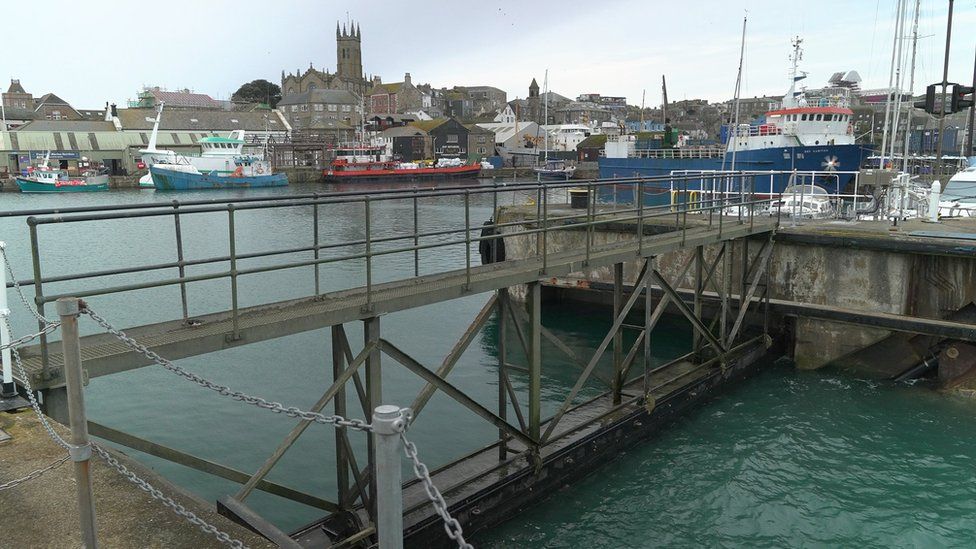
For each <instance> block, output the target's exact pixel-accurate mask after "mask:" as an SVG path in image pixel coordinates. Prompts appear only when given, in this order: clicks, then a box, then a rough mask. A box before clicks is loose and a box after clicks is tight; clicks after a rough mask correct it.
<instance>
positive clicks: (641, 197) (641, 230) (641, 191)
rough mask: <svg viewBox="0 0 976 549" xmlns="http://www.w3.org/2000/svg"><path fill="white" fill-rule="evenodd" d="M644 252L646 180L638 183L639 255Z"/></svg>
mask: <svg viewBox="0 0 976 549" xmlns="http://www.w3.org/2000/svg"><path fill="white" fill-rule="evenodd" d="M643 252H644V179H643V178H641V179H640V180H639V181H638V182H637V255H643Z"/></svg>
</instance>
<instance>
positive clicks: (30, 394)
mask: <svg viewBox="0 0 976 549" xmlns="http://www.w3.org/2000/svg"><path fill="white" fill-rule="evenodd" d="M3 322H4V323H5V324H6V325H7V330H8V331H9V330H12V328H11V326H10V318H8V317H6V316H5V317H3ZM10 354H11V355H12V356H13V358H14V367H16V368H17V374H18V375H19V376H20V381H21V385H23V386H24V392H25V393H27V400H29V401H30V405H31V408H33V409H34V413H35V414H37V419H38V420H40V422H41V425H42V426H43V427H44V430H45V431H47V434H48V436H50V437H51V439H52V440H54V442H57V443H58V445H60V446H61V447H62V448H65V449H67V450H70V449H71V445H70V444H68V442H67V441H65V440H64V439H63V438H61V435H59V434H58V433H57V432H56V431H55V430H54V427H51V424H50V423H49V422H48V421H47V416H45V415H44V413H43V412H41V405H40V404H38V402H37V397H36V396H34V389H33V387H31V384H30V376H29V375H27V369H26V368H24V363H23V361H22V360H21V359H20V351H18V350H17V347H11V348H10Z"/></svg>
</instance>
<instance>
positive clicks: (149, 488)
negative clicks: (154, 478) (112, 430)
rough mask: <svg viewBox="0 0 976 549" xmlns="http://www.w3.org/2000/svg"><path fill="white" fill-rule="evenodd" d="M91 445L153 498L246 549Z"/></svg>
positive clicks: (124, 475)
mask: <svg viewBox="0 0 976 549" xmlns="http://www.w3.org/2000/svg"><path fill="white" fill-rule="evenodd" d="M91 446H92V452H94V453H95V454H96V455H98V457H100V458H102V459H103V460H105V462H106V463H108V464H109V465H111V466H112V467H113V468H114V469H115V470H116V471H118V472H119V474H120V475H122V476H123V477H125V478H126V479H127V480H128V481H129V482H131V483H132V484H135V485H136V486H137V487H138V488H139V489H140V490H142V491H143V492H146V493H147V494H149V495H150V496H152V498H153V499H155V500H157V501H159V502H161V503H162V504H163V505H165V506H166V507H169V508H170V509H171V510H172V511H173V512H174V513H176V514H177V515H178V516H180V517H181V518H184V519H186V520H187V521H189V522H190V523H192V524H194V525H195V526H197V527H199V528H200V529H201V530H203V531H204V532H206V533H208V534H211V535H213V536H214V537H215V538H217V541H219V542H221V543H223V544H225V545H229V546H230V547H234V548H236V549H244V548H245V547H247V546H246V545H244V542H242V541H241V540H239V539H235V538H232V537H230V535H229V534H227V533H226V532H224V531H222V530H220V529H219V528H217V527H216V526H214V525H212V524H210V523H208V522H207V521H205V520H203V519H202V518H200V517H198V516H197V515H196V514H195V513H194V512H193V511H190V510H188V509H187V508H186V507H184V506H183V505H181V504H179V503H177V502H176V501H175V500H173V499H172V498H170V497H168V496H166V494H164V493H162V492H161V491H159V490H158V489H156V488H155V487H153V485H152V484H149V483H148V482H146V481H145V480H143V479H141V478H139V476H138V475H136V474H135V473H133V472H132V471H130V470H129V469H128V468H127V467H126V466H125V465H122V464H121V463H119V460H117V459H115V458H114V457H112V454H109V453H108V452H106V451H105V450H104V449H103V448H101V447H100V446H98V445H97V444H92V445H91Z"/></svg>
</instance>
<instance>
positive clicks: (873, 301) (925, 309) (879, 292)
mask: <svg viewBox="0 0 976 549" xmlns="http://www.w3.org/2000/svg"><path fill="white" fill-rule="evenodd" d="M577 211H583V210H577ZM535 214H536V209H535V207H534V206H528V207H526V206H507V207H502V208H500V211H499V213H498V218H497V219H498V220H499V222H500V223H506V222H517V221H524V222H525V225H523V227H524V228H526V229H528V228H532V227H534V220H535ZM733 222H735V221H733ZM872 223H873V225H872ZM645 229H646V230H648V231H655V230H667V228H666V227H657V228H655V227H653V226H652V227H650V228H648V227H645ZM519 232H520V229H519V227H518V226H516V227H511V228H508V230H506V231H505V248H506V256H507V258H508V259H518V258H524V257H531V256H534V255H536V253H537V242H538V239H537V238H536V235H535V234H529V235H520V234H519ZM635 232H636V231H635V227H634V226H633V224H627V223H624V224H616V225H610V226H608V227H597V228H596V229H595V230H594V231H593V239H594V240H593V245H594V246H599V245H601V244H607V243H612V242H617V241H621V240H625V239H632V238H634V235H635ZM765 238H766V237H754V238H752V239H749V240H738V241H736V242H735V243H734V244H732V245H730V250H731V258H730V260H729V265H730V271H731V279H732V294H733V296H737V295H738V294H739V293H740V292H741V289H742V287H743V282H742V274H741V269H742V266H741V265H742V256H743V254H748V255H749V258H750V259H749V263H750V264H752V262H753V261H754V260H755V258H756V257H757V256H758V254H759V253H760V249H761V248H762V245H763V241H764V240H765ZM773 239H774V244H773V250H772V255H771V257H770V262H769V267H768V269H769V279H768V283H769V297H770V298H771V299H776V300H785V301H794V302H799V303H806V304H815V305H827V306H833V307H838V308H843V309H850V310H857V311H867V312H878V313H892V314H899V315H907V316H913V317H922V318H931V319H944V318H946V317H948V316H949V315H951V314H952V313H953V312H955V311H957V310H959V309H961V308H962V307H964V306H966V305H968V304H970V303H972V302H973V301H974V300H976V255H973V254H971V253H968V254H967V253H960V254H958V255H942V254H939V253H935V252H934V251H931V250H926V249H925V247H924V246H911V245H906V244H905V243H902V242H899V241H897V240H896V239H893V237H892V235H891V234H890V231H889V227H888V224H887V223H886V222H861V227H860V229H859V230H858V231H857V233H856V234H853V235H852V234H851V233H850V231H848V230H846V228H844V227H835V226H832V225H830V224H829V223H825V222H809V223H808V224H805V225H801V226H798V227H782V228H780V229H779V230H778V231H777V232H776V233H775V235H774V236H773ZM585 245H586V232H585V231H584V230H573V229H569V230H559V231H555V232H550V233H549V235H548V236H547V244H546V249H547V250H548V251H549V252H550V253H553V252H558V251H560V250H567V249H581V248H583V247H585ZM719 250H720V245H718V244H716V245H710V246H705V247H704V250H703V255H704V258H705V263H706V264H707V265H710V264H711V263H712V262H713V261H714V260H715V258H716V256H717V254H718V253H719ZM961 252H964V251H961ZM694 253H695V250H694V248H687V249H682V250H678V251H675V252H672V253H668V254H664V255H661V256H658V257H657V269H658V270H659V271H660V272H661V274H662V275H663V276H664V277H665V278H666V279H667V280H669V281H671V282H672V284H673V285H674V286H675V287H676V288H682V289H688V290H690V289H693V288H694V276H695V275H694V269H689V271H688V273H687V274H686V275H685V276H684V278H683V279H681V280H678V281H676V278H677V277H678V276H679V274H680V273H681V270H682V268H683V267H684V265H685V263H686V262H687V261H688V259H689V257H690V256H691V255H692V254H694ZM723 268H724V263H723V262H722V261H719V262H718V265H717V267H716V272H715V274H714V279H715V280H716V281H721V280H722V279H723V277H724V273H723ZM638 273H639V262H638V260H637V258H636V257H635V259H634V260H633V261H630V262H627V263H625V264H624V283H625V284H626V285H633V284H634V283H635V281H636V277H637V276H638ZM613 279H614V277H613V268H612V267H609V266H608V267H596V268H592V269H585V270H583V271H580V272H577V273H572V274H571V275H569V276H566V277H559V278H558V279H557V278H553V279H550V280H549V281H548V284H549V286H550V287H554V288H560V289H561V291H560V295H561V296H562V297H564V298H567V299H573V298H574V297H578V298H579V299H582V300H587V301H599V302H604V303H609V302H610V299H611V296H610V292H609V291H607V289H609V288H611V287H612V285H613ZM600 288H603V290H602V291H601V290H600ZM705 289H706V291H708V290H710V289H711V287H706V288H705ZM515 294H516V296H520V295H521V294H520V292H519V291H516V292H515ZM594 294H598V295H594ZM771 330H772V331H776V330H779V331H780V332H781V335H783V336H784V337H786V338H787V339H788V340H790V341H791V345H790V347H791V348H792V356H793V358H794V361H795V363H796V365H797V367H798V368H801V369H816V368H820V367H822V366H825V365H827V364H829V363H831V362H832V361H834V360H836V359H838V358H841V357H844V356H847V355H849V354H851V353H854V352H856V351H859V350H861V349H863V348H865V347H867V346H869V345H871V344H873V343H876V342H878V341H881V340H883V339H884V338H886V337H888V336H889V335H891V334H892V332H890V331H888V330H885V329H879V328H872V327H869V326H860V325H853V324H847V323H841V322H836V321H828V320H821V319H816V318H805V317H802V316H799V317H795V318H789V319H784V318H774V319H773V321H772V322H771ZM788 352H789V349H788Z"/></svg>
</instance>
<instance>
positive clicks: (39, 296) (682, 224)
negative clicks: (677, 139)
mask: <svg viewBox="0 0 976 549" xmlns="http://www.w3.org/2000/svg"><path fill="white" fill-rule="evenodd" d="M771 173H772V172H756V175H760V176H763V177H765V176H766V175H769V174H771ZM752 177H755V176H754V175H752V174H750V172H737V173H734V174H733V173H729V172H717V173H712V174H708V176H707V177H706V178H703V176H702V175H701V174H688V175H678V176H676V175H665V176H657V177H634V178H626V179H614V180H585V181H573V182H564V183H553V184H540V183H535V182H533V183H524V184H514V185H513V184H506V185H491V186H482V187H464V186H457V187H448V188H441V189H429V190H428V189H423V190H421V189H416V188H414V189H404V190H399V189H392V190H382V191H373V192H343V193H313V194H311V195H300V196H294V195H293V196H287V197H260V198H253V199H251V198H245V199H235V200H231V201H220V200H205V201H190V202H179V201H173V202H171V203H163V204H158V203H156V204H138V205H127V206H123V207H120V208H115V209H113V208H112V207H105V206H96V207H92V208H71V209H70V210H71V211H68V210H66V209H60V210H46V211H53V212H54V215H51V216H48V217H37V216H36V215H30V216H28V217H27V225H28V228H29V229H30V239H31V252H32V260H33V266H34V278H33V280H27V281H24V282H23V283H22V285H31V284H32V285H34V287H35V303H36V304H37V306H38V308H39V310H40V311H41V314H43V309H44V305H45V304H46V303H50V302H52V301H55V300H57V299H58V298H60V297H64V296H67V295H69V294H68V293H65V294H58V295H44V291H43V285H44V284H45V283H51V282H68V281H74V280H82V279H93V278H102V277H112V276H119V275H126V274H132V273H144V272H150V271H159V270H165V269H172V268H176V269H178V270H179V272H178V276H177V277H176V278H163V279H161V280H159V279H158V280H152V281H147V282H140V283H131V284H120V285H113V286H102V287H99V288H92V289H90V290H86V291H72V292H70V295H71V296H74V297H91V296H97V295H107V294H114V293H120V292H127V291H136V290H145V289H150V288H158V287H166V286H173V285H179V286H180V290H181V305H182V313H183V319H184V321H187V320H189V316H190V315H189V310H188V309H189V307H188V303H187V297H186V296H187V291H186V288H187V285H188V284H191V283H196V282H202V281H208V280H217V279H224V278H228V279H230V285H231V288H230V293H231V296H230V298H231V314H232V320H233V333H232V337H234V338H238V337H240V323H239V313H240V311H239V309H240V308H239V303H238V297H239V295H238V288H237V286H238V284H237V283H238V280H239V278H240V277H241V276H246V275H252V274H257V273H266V272H273V271H280V270H287V269H295V268H302V267H314V271H315V272H314V280H315V295H320V294H321V291H322V289H321V287H320V273H319V267H320V266H321V265H324V264H330V263H337V262H343V261H354V260H365V263H366V265H365V267H366V269H365V270H366V272H365V299H366V303H365V308H366V309H367V310H368V309H370V308H371V307H372V303H373V297H374V296H373V294H374V287H373V266H374V265H373V260H374V258H376V257H380V256H385V255H392V254H400V253H413V254H414V275H415V276H420V261H419V252H420V251H421V250H432V249H439V248H445V247H451V246H461V245H463V246H464V247H465V257H464V266H463V268H464V271H465V288H467V289H470V285H471V276H472V273H471V270H472V268H473V267H472V259H471V254H472V251H471V247H472V245H473V244H475V243H481V242H483V241H486V240H493V239H496V238H498V236H497V234H496V235H491V236H484V237H483V236H480V235H477V234H472V231H476V230H477V231H480V230H482V229H484V228H492V229H494V230H495V231H496V233H498V232H500V230H501V229H503V228H504V229H509V228H514V227H520V230H519V231H518V232H519V233H520V234H524V235H533V234H535V235H537V239H538V240H537V242H538V248H537V254H538V255H539V256H540V259H541V261H540V263H541V271H540V272H541V273H545V272H546V270H547V268H548V261H549V254H550V251H549V241H550V238H549V233H550V232H553V231H559V230H583V231H586V233H587V236H586V254H587V261H588V260H589V257H590V251H591V248H592V247H593V235H594V230H595V228H596V227H598V226H601V225H606V224H608V223H628V222H633V221H636V222H637V230H638V234H639V240H638V253H641V252H642V250H643V247H642V246H643V237H644V235H643V233H644V229H645V221H647V220H649V219H653V218H662V217H668V216H671V215H678V217H677V218H676V219H675V225H674V230H675V231H678V230H680V231H681V233H682V242H684V238H685V234H686V232H687V230H688V228H689V227H688V221H687V216H688V212H689V211H692V212H693V213H707V214H708V226H711V225H712V219H713V215H712V214H713V213H714V212H715V211H716V210H717V211H718V214H719V230H720V231H721V230H722V224H723V223H724V221H723V218H724V217H725V216H724V215H722V210H724V209H725V208H728V207H729V206H730V205H737V206H739V208H740V212H739V213H738V216H737V219H736V221H737V222H738V223H742V222H743V215H745V212H743V211H741V210H742V208H744V207H745V206H749V212H748V216H749V217H750V223H751V217H752V216H753V215H754V211H755V206H756V205H759V204H764V203H770V202H771V200H774V199H764V200H754V199H753V198H754V197H753V196H752V191H746V190H745V187H746V185H745V184H744V182H746V181H751V179H750V178H752ZM729 178H731V179H732V180H738V181H739V184H738V187H739V191H738V193H737V194H734V195H728V194H724V195H722V196H716V195H714V194H712V195H711V196H710V197H707V198H706V197H702V199H701V200H698V201H695V202H693V203H691V202H686V203H683V204H681V203H679V204H677V210H676V209H675V204H661V205H656V206H649V205H646V204H645V202H646V200H647V197H649V196H653V195H654V194H663V193H665V192H668V190H667V189H666V188H664V187H663V185H661V184H663V183H665V182H667V183H668V184H670V185H674V184H676V183H677V184H681V187H682V188H683V189H684V191H685V192H687V189H688V184H689V182H696V184H698V183H697V182H699V181H704V180H705V179H708V180H709V181H710V183H709V184H710V186H711V189H712V191H713V192H714V189H715V188H716V186H717V185H718V184H719V180H721V182H722V183H724V182H725V181H726V180H727V179H729ZM654 183H658V185H657V186H655V185H654ZM580 186H585V188H587V189H588V190H589V193H590V196H591V197H592V199H591V200H590V205H589V207H588V208H587V209H586V210H585V211H580V212H579V213H573V212H567V211H565V210H563V211H559V210H556V212H555V214H554V213H553V210H552V208H551V207H550V206H551V205H550V200H551V197H550V195H551V194H552V191H553V190H560V189H566V190H568V189H570V188H575V187H580ZM622 186H623V187H627V186H630V187H632V188H633V190H635V191H636V192H635V193H632V197H631V199H630V202H629V203H624V204H618V203H617V200H616V198H617V192H616V191H617V189H618V187H622ZM607 188H612V190H613V195H614V204H612V207H607V208H598V204H597V198H598V194H599V190H600V189H607ZM531 191H535V193H536V209H537V212H536V214H537V215H536V219H535V222H534V227H533V221H532V220H515V221H509V222H498V221H493V222H492V223H489V224H485V225H472V220H471V207H472V204H471V198H472V196H473V195H484V194H486V193H491V194H492V197H493V200H492V205H493V207H494V208H495V210H496V211H497V205H498V193H500V192H522V193H526V192H531ZM707 192H708V191H705V193H707ZM703 194H704V193H703ZM747 195H749V197H750V200H749V201H747V200H746V196H747ZM447 196H460V197H463V199H464V209H465V223H464V227H459V228H448V229H440V230H434V231H421V230H420V229H419V227H418V214H417V209H418V207H419V206H418V202H419V200H421V199H423V198H442V197H447ZM638 197H640V198H638ZM393 200H409V201H410V202H411V203H412V207H413V209H414V226H413V227H412V228H411V229H410V230H409V231H404V232H403V233H399V234H393V235H389V234H387V235H374V234H373V227H372V224H373V223H372V222H373V220H372V213H371V204H372V203H375V202H379V201H393ZM356 203H362V204H363V207H364V209H365V214H366V219H365V235H364V238H358V239H355V240H350V241H342V242H322V240H321V234H320V233H319V231H318V224H319V216H320V210H321V206H324V205H331V204H356ZM621 206H623V207H621ZM290 207H303V208H305V207H308V208H311V209H312V214H313V224H314V226H315V229H314V230H313V243H312V245H311V246H296V247H292V248H286V249H278V250H266V251H256V252H248V253H241V254H239V253H237V246H236V228H235V214H236V212H239V211H245V210H263V209H275V208H290ZM38 211H39V210H32V211H31V212H12V213H10V212H8V214H7V215H8V216H12V215H24V214H25V213H31V214H34V213H36V212H38ZM40 211H45V210H40ZM220 212H222V213H224V214H225V215H227V223H228V229H227V231H228V232H227V234H228V249H229V254H227V255H219V256H214V257H206V258H195V259H186V258H185V257H184V255H183V228H182V226H181V221H180V220H181V219H182V218H183V217H185V216H187V215H194V214H200V213H211V214H213V213H220ZM166 216H172V217H173V220H174V230H175V236H176V248H177V260H176V261H170V262H162V263H156V264H150V265H137V266H132V267H121V268H115V269H102V270H97V271H90V272H82V273H74V274H66V275H56V276H49V277H44V276H43V274H42V272H41V267H40V250H39V238H38V229H39V228H40V227H42V226H44V225H50V224H63V223H76V222H84V221H109V220H118V219H133V218H149V217H166ZM458 235H460V236H458ZM432 237H450V238H447V239H445V240H441V241H437V242H423V240H425V239H428V240H429V239H430V238H432ZM403 241H407V242H406V244H408V245H406V246H404V245H402V244H403V243H404V242H403ZM391 243H395V244H396V245H395V246H393V247H390V248H385V249H384V248H376V245H379V244H391ZM350 246H352V247H358V246H365V251H363V252H358V253H345V254H342V255H336V256H331V257H321V255H320V253H319V252H321V251H322V250H330V249H333V250H334V249H347V248H349V247H350ZM308 252H312V258H311V259H305V260H299V261H292V260H287V261H283V262H280V263H278V262H274V263H273V264H269V265H261V266H253V267H241V266H240V262H241V261H244V260H250V259H256V258H265V257H278V256H286V255H290V254H296V253H308ZM218 263H228V268H227V270H221V271H220V272H214V273H206V274H197V275H190V274H187V272H186V269H187V267H192V266H201V265H212V264H218ZM11 284H12V283H11ZM41 348H42V356H43V357H44V358H43V360H44V363H45V365H46V364H47V359H46V356H47V342H46V337H42V339H41Z"/></svg>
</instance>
